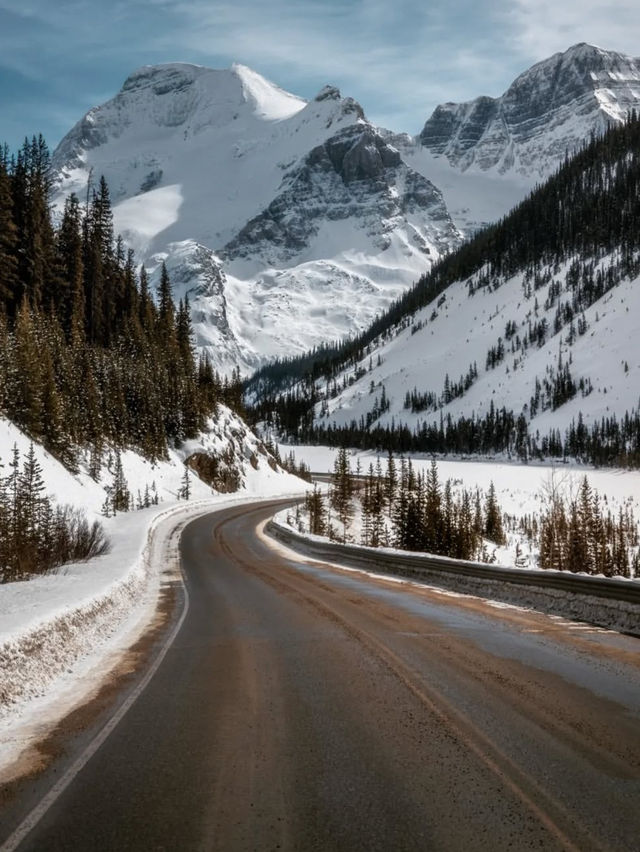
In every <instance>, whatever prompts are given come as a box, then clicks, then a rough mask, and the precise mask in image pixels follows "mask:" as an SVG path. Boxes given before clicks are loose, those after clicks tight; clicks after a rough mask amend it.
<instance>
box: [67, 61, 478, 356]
mask: <svg viewBox="0 0 640 852" xmlns="http://www.w3.org/2000/svg"><path fill="white" fill-rule="evenodd" d="M53 165H54V169H55V173H56V196H55V200H56V202H57V204H58V205H60V204H61V203H62V201H63V199H64V198H65V197H66V196H67V195H68V194H69V193H71V192H75V193H76V194H77V195H78V196H79V197H80V198H84V197H85V196H86V193H87V188H88V183H89V182H90V181H91V180H93V179H95V178H97V176H98V175H102V174H104V175H105V177H106V179H107V182H108V184H109V187H110V190H111V197H112V201H113V203H114V227H115V230H116V232H119V233H121V234H122V235H123V237H124V238H125V240H126V242H127V243H128V245H130V246H131V247H132V248H134V249H135V250H136V254H137V257H138V260H140V261H144V262H145V264H147V266H148V267H149V268H150V271H151V273H152V275H153V274H154V273H155V275H156V277H157V274H158V272H159V268H160V263H161V261H162V260H165V261H166V262H167V264H168V266H169V268H172V269H173V270H174V272H175V271H178V276H177V279H178V280H177V282H176V283H177V286H176V288H175V295H176V298H178V297H181V296H183V295H185V293H187V292H188V293H189V296H190V301H191V304H192V308H193V311H194V319H195V325H196V327H197V334H198V343H199V344H200V345H201V346H204V347H206V348H207V349H208V351H209V352H210V354H211V356H212V358H213V360H214V363H216V364H217V365H218V366H222V367H223V368H224V367H229V366H230V365H233V364H237V363H239V364H240V365H241V366H243V367H244V368H245V369H246V368H247V367H248V366H250V365H252V364H256V363H259V362H260V361H262V360H264V359H265V357H269V356H273V355H277V354H281V353H283V352H288V351H291V348H292V347H293V348H294V349H298V350H299V351H303V350H304V349H306V348H307V347H308V346H310V345H314V344H316V343H321V342H323V341H324V340H326V339H327V338H329V339H331V338H336V337H341V336H344V335H347V334H351V333H353V332H354V331H357V330H360V329H361V328H363V327H364V326H365V325H366V324H367V323H368V322H369V321H370V320H371V319H372V318H373V316H375V314H376V313H378V312H379V311H380V310H382V309H383V308H384V307H386V305H387V304H389V302H390V301H391V300H392V299H393V298H395V297H397V296H398V295H399V294H400V293H401V292H402V291H403V290H404V289H406V287H407V286H409V285H410V284H411V283H412V282H413V281H414V280H415V279H416V278H417V277H419V275H420V274H422V272H424V271H425V269H427V268H428V267H429V266H430V264H431V262H432V260H433V259H435V258H437V257H438V256H440V254H441V253H442V252H443V251H447V250H448V249H449V248H451V247H453V246H455V245H457V244H458V243H459V242H460V239H461V235H460V233H459V232H458V230H457V229H456V228H455V226H454V225H453V223H452V222H451V220H450V218H449V216H448V213H447V211H446V207H445V205H444V204H443V202H442V197H441V195H440V193H439V191H438V190H437V189H436V188H435V187H434V186H433V185H432V184H431V183H430V182H429V181H428V180H427V179H426V178H424V177H423V176H422V175H420V174H418V173H416V172H415V171H414V170H412V169H411V168H410V167H409V166H407V164H406V163H404V161H403V160H402V158H401V156H400V154H399V152H398V151H397V150H396V149H395V148H394V147H393V146H392V145H391V144H390V143H389V142H388V141H387V140H386V139H384V138H383V137H382V136H381V135H380V133H379V132H378V130H377V129H376V128H375V127H373V125H371V124H370V123H369V122H368V121H367V120H366V118H365V116H364V113H363V111H362V108H361V107H360V105H359V104H358V103H356V101H354V100H353V99H351V98H343V97H342V96H341V95H340V92H339V91H338V90H337V89H336V88H334V87H331V86H326V87H324V88H323V89H322V90H321V91H320V92H319V94H318V96H317V97H316V98H315V99H314V100H313V101H310V102H309V103H307V102H305V101H303V100H301V99H300V98H297V97H295V96H294V95H290V94H288V93H286V92H284V91H283V90H282V89H279V88H278V87H277V86H275V85H273V84H271V83H269V82H268V81H267V80H265V79H264V78H262V77H261V76H260V75H258V74H256V73H255V72H253V71H251V70H250V69H248V68H246V67H244V66H241V65H234V66H232V68H231V69H229V70H226V71H214V70H212V69H208V68H203V67H200V66H193V65H188V64H181V63H170V64H168V65H160V66H151V67H144V68H142V69H140V70H138V71H136V72H134V73H133V74H132V75H131V76H130V77H129V78H128V79H127V80H126V81H125V83H124V85H123V87H122V90H121V91H120V92H119V93H118V95H116V97H115V98H113V99H112V100H111V101H108V102H107V103H106V104H103V105H102V106H100V107H96V108H94V109H93V110H91V111H90V112H89V113H88V114H87V115H86V116H85V117H84V118H83V119H82V120H81V121H80V122H79V123H78V124H77V125H76V126H75V127H74V128H73V129H72V130H71V131H70V133H69V134H68V135H67V136H66V137H65V139H63V141H62V142H61V143H60V145H59V147H58V149H57V150H56V152H55V153H54V157H53ZM214 280H215V282H216V285H215V287H214V288H213V290H212V287H211V286H210V283H211V281H214ZM353 305H360V306H361V308H360V310H359V311H353ZM294 316H295V317H296V319H297V320H299V323H300V324H299V325H297V324H296V325H294V324H293V323H290V322H287V323H285V327H286V328H287V333H286V334H285V333H284V332H283V319H284V320H287V319H290V318H291V317H294Z"/></svg>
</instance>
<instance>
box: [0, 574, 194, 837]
mask: <svg viewBox="0 0 640 852" xmlns="http://www.w3.org/2000/svg"><path fill="white" fill-rule="evenodd" d="M180 582H181V583H182V588H183V590H184V606H183V608H182V613H181V615H180V619H179V621H178V623H177V624H176V626H175V627H174V628H173V630H172V631H171V634H170V636H169V637H168V638H167V640H166V642H165V643H164V645H163V646H162V650H161V651H160V653H159V654H158V656H157V657H156V659H155V660H154V661H153V664H152V666H151V668H150V669H149V670H148V671H147V673H146V674H145V676H144V677H143V678H142V680H141V681H140V683H138V685H137V686H136V687H135V689H134V690H133V691H132V692H131V693H130V694H129V695H128V697H127V698H126V700H125V701H124V702H123V703H122V704H121V705H120V707H119V708H118V709H117V710H116V712H115V713H114V714H113V716H112V717H111V718H110V719H109V721H108V722H106V723H105V725H104V727H102V728H101V729H100V730H99V731H98V733H97V734H96V735H95V737H94V738H93V739H92V740H91V742H90V743H89V745H88V746H87V747H86V748H85V750H84V751H83V752H82V754H81V755H80V756H79V757H77V758H76V760H74V762H73V763H72V764H71V766H70V767H69V768H68V769H67V771H66V772H65V773H64V775H62V776H61V777H60V778H59V779H58V781H56V783H55V784H54V785H53V787H51V789H50V790H49V792H48V793H47V794H46V795H45V796H44V797H43V798H42V799H41V800H40V802H39V803H38V804H37V805H36V806H35V807H34V808H33V810H32V811H31V812H30V813H29V814H28V815H27V816H26V817H25V818H24V820H23V821H22V822H21V823H20V825H19V826H18V827H17V828H16V829H15V831H14V832H13V834H11V835H10V836H9V837H8V838H7V840H5V842H4V843H3V844H2V846H0V852H14V850H16V849H17V848H18V846H19V845H20V844H21V843H22V841H23V840H24V839H25V837H26V836H27V835H28V834H29V832H30V831H32V830H33V829H34V828H35V827H36V825H37V824H38V823H39V822H40V820H41V819H42V817H43V816H44V815H45V814H46V812H47V811H48V810H49V808H50V807H51V806H52V805H53V804H54V803H55V801H56V800H57V799H58V798H59V797H60V796H61V795H62V794H63V793H64V791H65V790H66V789H67V787H68V786H69V785H70V784H71V782H72V781H73V780H74V778H75V777H76V776H77V775H78V774H79V773H80V772H81V771H82V770H83V769H84V767H85V766H86V765H87V763H88V762H89V761H90V760H91V758H92V757H93V755H94V754H95V753H96V752H97V751H98V749H99V748H100V746H101V745H102V744H103V743H104V742H105V740H106V739H107V738H108V737H109V735H110V734H111V733H112V731H113V730H114V729H115V727H116V726H117V725H118V724H119V723H120V722H121V721H122V719H123V718H124V717H125V715H126V714H127V712H128V711H129V710H130V709H131V707H132V706H133V705H134V704H135V702H136V701H137V700H138V698H139V697H140V696H141V695H142V693H143V692H144V690H145V689H146V688H147V686H148V685H149V682H150V681H151V678H152V677H153V676H154V675H155V673H156V672H157V671H158V669H159V668H160V665H161V663H162V661H163V660H164V658H165V656H166V655H167V651H168V650H169V648H170V647H171V645H172V644H173V642H174V640H175V638H176V636H177V635H178V633H179V632H180V628H181V627H182V624H183V622H184V620H185V618H186V617H187V612H188V611H189V591H188V589H187V584H186V583H185V580H184V574H183V573H182V566H180Z"/></svg>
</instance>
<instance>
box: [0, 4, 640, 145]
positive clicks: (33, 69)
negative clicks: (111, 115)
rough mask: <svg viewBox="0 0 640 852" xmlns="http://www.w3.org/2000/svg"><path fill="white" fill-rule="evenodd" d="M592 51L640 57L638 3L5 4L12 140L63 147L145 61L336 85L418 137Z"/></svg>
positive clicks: (5, 115)
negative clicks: (444, 115)
mask: <svg viewBox="0 0 640 852" xmlns="http://www.w3.org/2000/svg"><path fill="white" fill-rule="evenodd" d="M579 41H589V42H591V43H594V44H598V45H600V46H601V47H605V48H608V49H612V50H620V51H622V52H625V53H629V54H632V55H637V54H640V7H639V6H638V3H637V0H618V2H616V3H615V4H611V3H610V2H604V3H603V2H598V0H581V2H576V0H561V2H558V0H509V1H508V2H504V0H476V1H475V2H473V0H449V3H447V4H445V3H444V2H442V0H441V2H440V3H438V4H435V3H432V2H431V0H384V1H383V0H351V2H347V1H346V0H322V1H321V0H297V2H294V0H267V2H263V0H224V2H212V0H112V2H111V3H110V4H107V3H105V2H104V0H22V2H13V0H0V141H2V140H6V141H7V142H8V143H9V145H10V146H11V147H16V146H17V145H18V144H19V143H20V141H21V140H22V138H23V137H24V136H25V134H28V135H31V134H32V133H34V132H35V133H37V132H42V133H43V134H44V135H45V137H46V139H47V141H48V142H49V144H50V146H51V147H52V148H53V147H54V146H55V145H56V144H57V142H58V141H59V140H60V138H61V137H62V136H63V135H64V133H66V131H67V130H69V129H70V128H71V126H72V125H73V124H74V123H75V122H76V121H77V120H78V119H80V118H81V117H82V115H83V114H84V113H85V112H86V111H87V109H89V108H90V107H91V106H94V105H96V104H98V103H101V102H103V101H105V100H107V99H108V98H110V97H112V96H113V95H114V94H115V93H116V92H117V91H118V90H119V89H120V87H121V85H122V83H123V81H124V79H125V78H126V77H127V76H128V74H129V73H130V72H131V71H133V70H134V69H135V68H137V67H139V66H140V65H146V64H152V63H158V62H170V61H186V62H196V63H198V64H202V65H208V66H210V67H213V68H226V67H228V66H229V65H230V64H231V63H232V62H234V61H238V62H241V63H243V64H245V65H249V66H250V67H252V68H254V69H255V70H256V71H259V72H260V73H261V74H263V75H264V76H266V77H268V78H269V79H271V80H273V81H274V82H275V83H277V84H278V85H280V86H281V87H282V88H284V89H288V90H289V91H292V92H294V93H295V94H298V95H301V96H303V97H306V98H311V97H313V96H314V95H315V94H316V93H317V91H318V90H319V89H320V88H321V87H322V86H323V85H324V84H325V83H331V84H333V85H337V86H338V87H339V88H340V89H341V91H342V93H343V94H344V95H350V96H352V97H355V98H356V99H357V100H359V101H360V103H361V104H362V106H363V107H364V110H365V112H366V114H367V116H368V117H369V118H370V119H371V120H373V121H375V122H376V123H378V124H380V125H383V126H386V127H389V128H391V129H393V130H398V131H401V130H404V131H408V132H411V133H416V132H418V131H419V130H420V128H421V126H422V124H423V123H424V121H425V120H426V118H427V117H428V116H429V114H430V113H431V111H432V110H433V108H434V107H435V106H436V105H437V104H438V103H440V102H443V101H447V100H453V101H459V100H467V99H470V98H473V97H476V96H477V95H480V94H487V95H499V94H501V93H502V92H503V91H504V89H505V88H506V87H507V86H508V85H509V83H510V82H511V81H512V80H513V78H514V77H515V76H517V74H519V73H520V72H521V71H523V70H524V69H525V68H527V67H529V66H530V65H531V64H533V63H534V62H536V61H538V60H540V59H544V58H545V57H547V56H549V55H551V54H552V53H554V52H556V51H558V50H564V49H566V48H567V47H569V46H570V45H572V44H575V43H576V42H579Z"/></svg>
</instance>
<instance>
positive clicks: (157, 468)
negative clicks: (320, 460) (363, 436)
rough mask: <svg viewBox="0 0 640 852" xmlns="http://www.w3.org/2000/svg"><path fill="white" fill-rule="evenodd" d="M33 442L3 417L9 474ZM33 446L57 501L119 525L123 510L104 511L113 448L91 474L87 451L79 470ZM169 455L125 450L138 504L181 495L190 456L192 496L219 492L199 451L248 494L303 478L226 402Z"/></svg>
mask: <svg viewBox="0 0 640 852" xmlns="http://www.w3.org/2000/svg"><path fill="white" fill-rule="evenodd" d="M31 443H32V442H31V441H30V439H29V438H28V436H27V435H25V434H24V432H22V431H21V430H20V429H19V428H18V427H17V426H15V425H14V424H13V423H11V421H9V420H6V419H5V418H3V417H0V464H2V465H3V466H4V468H3V469H4V471H5V474H6V473H7V472H8V465H9V463H10V462H11V459H12V453H13V450H14V448H17V450H18V452H19V454H20V460H21V462H22V461H24V459H25V457H26V455H27V453H28V452H29V449H30V446H31ZM33 446H34V451H35V457H36V460H37V461H38V463H39V465H40V467H41V469H42V478H43V481H44V486H45V490H46V492H47V494H48V495H49V496H50V497H52V498H53V500H54V501H55V502H57V503H64V504H69V505H71V506H74V507H77V508H80V509H83V510H85V511H86V513H87V515H88V516H89V517H90V519H91V520H94V519H99V520H100V521H101V522H102V523H104V524H105V525H106V526H107V528H108V529H107V532H108V531H109V527H110V526H115V527H117V525H118V519H119V518H120V517H121V515H118V516H116V518H109V519H107V518H105V517H104V514H103V508H104V504H105V499H106V498H107V496H108V494H109V490H110V488H111V487H112V485H113V481H114V473H115V464H116V455H115V453H114V452H111V453H109V452H108V451H105V453H104V455H103V465H102V467H101V470H100V476H99V477H98V479H97V480H96V479H93V478H92V477H91V476H89V473H88V456H87V458H86V459H85V460H84V463H83V462H82V461H81V463H80V470H79V472H78V473H77V474H74V473H71V472H70V471H69V470H68V469H67V468H66V467H64V465H62V464H61V463H60V462H59V461H58V460H57V459H56V458H54V457H53V456H52V455H51V454H50V453H48V452H46V451H45V450H44V449H43V448H42V447H41V446H40V445H39V444H34V445H33ZM168 455H169V457H168V459H166V460H158V461H155V462H150V461H149V460H147V459H145V458H143V456H141V455H139V454H138V453H136V452H134V451H133V450H123V451H122V452H121V454H120V459H121V462H122V470H123V474H124V478H125V480H126V486H127V488H128V490H129V492H130V494H131V496H132V498H133V502H134V505H135V504H136V503H137V502H138V498H142V499H144V495H145V491H146V490H147V489H148V490H149V492H150V495H151V496H152V497H155V496H156V495H157V499H158V505H162V504H163V503H166V504H170V503H172V502H175V501H176V500H177V499H180V497H181V489H182V488H183V485H184V476H185V461H187V460H190V461H189V468H190V473H189V487H190V491H191V498H192V499H194V500H201V499H205V498H207V497H211V496H212V495H213V494H216V493H218V489H216V488H215V487H212V485H211V484H210V483H209V482H207V481H203V480H202V479H200V478H199V477H198V475H197V473H196V471H197V470H198V469H199V464H198V461H197V460H198V457H199V456H209V457H211V458H214V459H217V460H218V468H219V469H218V471H217V476H218V479H219V480H220V481H222V480H224V479H225V478H226V481H227V482H228V483H231V482H235V483H237V486H238V488H239V490H240V491H242V492H243V493H246V494H258V495H259V494H261V493H263V492H266V493H269V489H270V483H271V484H272V481H273V482H277V483H278V487H277V488H276V491H277V490H278V489H279V486H280V484H281V483H284V484H285V490H286V489H287V487H288V488H289V490H291V489H293V488H294V486H296V485H297V484H298V483H299V480H298V479H297V478H296V477H291V476H290V475H289V474H287V473H286V472H285V471H283V470H281V469H279V468H278V467H277V465H276V464H275V463H274V460H273V459H272V458H271V457H270V456H269V455H268V454H267V452H266V450H265V449H264V447H263V445H262V443H261V442H260V441H259V440H258V438H256V436H255V435H254V434H253V433H252V432H251V431H250V430H249V429H248V428H247V426H246V425H245V423H244V422H243V421H242V420H241V419H240V418H239V417H238V416H237V415H236V414H234V413H233V412H232V411H230V410H229V409H228V408H226V407H225V406H223V405H220V406H219V413H218V415H217V416H216V417H215V418H211V419H210V421H209V423H208V425H207V429H206V431H204V432H202V433H201V434H200V435H199V436H198V437H197V438H195V439H192V440H189V441H185V442H184V443H183V444H182V446H181V447H180V448H179V449H170V450H169V454H168ZM214 485H215V483H214ZM228 490H231V489H228Z"/></svg>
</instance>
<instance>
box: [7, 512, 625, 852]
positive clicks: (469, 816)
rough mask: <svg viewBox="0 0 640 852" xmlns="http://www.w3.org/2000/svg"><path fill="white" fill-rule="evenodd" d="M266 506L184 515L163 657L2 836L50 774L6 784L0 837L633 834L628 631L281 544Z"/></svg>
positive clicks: (550, 839) (482, 840)
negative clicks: (27, 827) (99, 736)
mask: <svg viewBox="0 0 640 852" xmlns="http://www.w3.org/2000/svg"><path fill="white" fill-rule="evenodd" d="M273 512H274V505H273V504H267V503H261V504H255V505H253V506H239V507H234V508H232V509H227V510H224V511H221V512H217V513H215V514H211V515H207V516H204V517H202V518H199V519H197V520H195V521H193V522H191V523H190V524H189V525H188V526H187V527H186V528H185V530H184V533H183V536H182V559H183V567H184V573H185V578H186V586H187V590H188V600H189V607H188V611H187V614H186V617H185V619H184V622H183V624H182V627H181V628H180V630H179V632H178V633H177V636H176V638H175V640H174V641H173V643H172V644H171V645H170V647H169V648H168V650H167V652H166V655H165V657H164V659H163V660H162V662H161V664H160V665H159V667H158V670H157V672H156V673H155V675H154V676H153V677H152V679H151V680H150V682H149V684H148V685H147V686H146V688H145V689H144V690H143V691H142V693H141V694H140V696H139V697H138V698H137V700H135V702H134V703H133V705H132V706H131V708H130V709H129V710H128V712H127V713H126V715H125V716H124V718H123V719H122V720H121V721H120V722H119V724H118V725H117V726H116V727H115V729H114V730H113V732H112V733H111V734H110V735H109V737H108V738H107V739H106V741H105V742H104V743H103V744H102V745H101V747H100V748H99V749H98V750H97V752H96V753H95V754H94V755H93V756H92V757H91V759H90V760H89V761H88V762H87V763H86V765H85V766H84V768H83V769H82V770H81V771H80V772H79V773H78V774H77V776H76V777H75V778H74V780H72V781H71V783H70V784H69V785H68V786H67V788H66V789H65V791H64V792H63V793H62V794H61V795H60V796H59V797H58V798H57V799H56V801H55V802H54V803H53V804H52V805H51V806H50V807H49V808H48V809H47V810H46V812H45V813H44V814H43V815H42V817H41V819H40V820H39V821H38V823H37V824H36V825H35V827H34V828H33V829H32V830H31V831H30V832H29V833H28V834H26V835H25V836H24V837H23V838H22V839H20V842H19V843H18V844H17V845H15V844H14V845H13V846H11V847H9V846H8V845H7V838H9V837H11V836H12V835H13V836H14V837H21V835H20V834H19V832H20V828H19V827H20V825H21V824H22V823H23V820H24V819H25V818H26V817H27V815H28V814H29V812H30V811H31V809H32V808H33V807H34V806H36V807H37V804H38V802H39V801H40V800H41V799H42V797H43V796H44V795H46V792H47V785H49V786H50V785H51V783H52V778H55V773H52V771H48V772H47V773H45V774H44V775H42V776H40V777H37V778H34V779H31V780H29V781H25V782H23V783H22V784H21V785H19V786H18V788H17V790H15V791H13V793H12V795H11V796H10V797H5V798H4V799H1V800H0V850H4V849H8V848H19V849H21V850H47V852H55V850H69V849H72V850H76V852H79V850H114V852H115V850H225V851H226V852H228V850H231V851H232V852H233V851H234V850H238V852H245V850H276V849H279V850H296V851H297V852H299V850H303V852H307V850H309V851H310V852H312V850H318V852H320V850H322V852H326V851H327V850H331V852H340V851H341V850H345V852H347V850H349V852H350V851H351V850H353V851H354V852H355V851H356V850H357V851H358V852H360V850H367V852H371V850H381V851H382V850H384V852H388V851H389V850H403V852H404V850H407V852H409V850H420V852H424V850H465V852H468V850H492V852H496V850H518V852H522V850H529V849H531V850H534V849H535V850H545V852H546V850H561V849H564V850H567V849H569V850H575V852H578V850H579V852H588V850H602V849H610V850H633V849H637V848H638V838H639V837H640V808H639V807H638V802H640V640H638V639H636V638H633V637H625V636H620V635H619V634H615V633H611V632H607V631H603V630H600V629H598V628H591V627H589V626H587V625H580V624H574V623H570V622H565V621H564V620H562V619H560V618H557V617H550V616H545V615H541V614H537V613H532V612H528V611H524V610H521V609H518V608H513V607H504V606H497V605H495V604H494V605H492V604H490V603H488V602H485V601H482V600H480V599H478V598H472V597H463V596H458V595H455V594H452V593H450V592H443V591H441V590H440V591H439V590H436V589H430V588H425V587H418V586H416V585H412V584H404V583H398V582H392V581H390V580H384V579H375V578H371V577H367V576H365V575H364V574H361V573H357V572H347V571H341V570H339V569H337V568H333V567H329V566H326V565H322V564H319V563H313V562H312V561H305V560H304V557H297V558H296V557H295V556H294V555H293V554H291V553H290V552H287V551H286V550H285V549H283V548H282V547H281V546H280V545H274V544H273V543H272V542H270V541H269V540H268V539H266V537H265V536H264V535H263V534H262V533H261V532H260V531H257V528H259V527H260V526H261V525H262V522H264V521H265V520H266V519H267V518H268V517H269V516H270V515H271V514H273ZM180 605H181V604H180V602H179V606H180ZM178 615H179V613H178ZM174 623H175V620H174ZM75 747H78V748H79V746H77V744H76V743H70V744H69V749H73V748H75ZM67 760H68V761H69V756H68V755H67ZM16 830H18V834H17V835H16V834H14V832H15V831H16ZM3 842H4V843H5V845H4V846H3V845H2V844H3Z"/></svg>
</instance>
